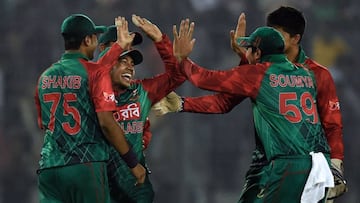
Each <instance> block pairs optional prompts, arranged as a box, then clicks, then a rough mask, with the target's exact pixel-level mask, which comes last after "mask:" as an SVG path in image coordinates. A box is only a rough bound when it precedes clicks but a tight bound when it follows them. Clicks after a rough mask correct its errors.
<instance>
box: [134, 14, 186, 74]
mask: <svg viewBox="0 0 360 203" xmlns="http://www.w3.org/2000/svg"><path fill="white" fill-rule="evenodd" d="M132 21H133V23H134V24H135V25H136V26H137V27H139V28H140V29H141V30H142V31H143V32H144V33H145V34H146V35H147V36H148V37H149V38H150V39H151V40H153V42H154V44H155V46H156V49H157V50H158V52H159V54H160V57H161V59H162V60H163V62H164V64H165V70H166V71H173V70H174V67H175V65H176V59H175V57H174V55H173V50H172V43H171V41H170V39H169V37H168V36H167V35H165V34H163V33H162V32H161V30H160V29H159V27H158V26H157V25H155V24H153V23H152V22H150V21H149V20H148V19H146V18H143V17H140V16H138V15H135V14H133V15H132ZM184 80H185V78H184Z"/></svg>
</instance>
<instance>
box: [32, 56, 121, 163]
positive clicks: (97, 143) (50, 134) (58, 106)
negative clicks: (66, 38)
mask: <svg viewBox="0 0 360 203" xmlns="http://www.w3.org/2000/svg"><path fill="white" fill-rule="evenodd" d="M120 51H121V50H120ZM115 54H117V52H116V53H115ZM108 71H109V68H103V66H101V65H99V64H96V63H93V62H89V61H88V59H87V58H86V57H85V56H84V55H82V54H80V53H79V52H68V53H65V54H63V56H62V57H61V59H60V60H59V61H58V62H56V63H54V64H53V65H52V66H51V67H50V68H48V69H47V70H45V71H44V72H43V73H42V74H41V76H40V78H39V80H38V85H37V89H36V96H35V101H36V104H37V109H38V123H39V126H40V127H41V128H42V129H43V130H44V131H45V135H44V144H43V147H42V150H41V160H40V169H45V168H52V167H59V166H66V165H72V164H78V163H85V162H94V161H106V160H107V159H108V154H109V153H108V152H109V151H108V148H109V147H108V144H107V143H106V141H105V139H104V137H103V134H102V131H101V129H100V126H99V123H98V120H97V115H96V112H97V111H112V110H114V109H115V100H114V93H113V90H112V86H111V79H110V76H109V74H108Z"/></svg>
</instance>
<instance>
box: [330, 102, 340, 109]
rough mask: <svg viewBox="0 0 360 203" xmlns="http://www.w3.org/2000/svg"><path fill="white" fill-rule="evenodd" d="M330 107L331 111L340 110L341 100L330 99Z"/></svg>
mask: <svg viewBox="0 0 360 203" xmlns="http://www.w3.org/2000/svg"><path fill="white" fill-rule="evenodd" d="M329 109H330V110H331V111H336V110H340V102H339V101H329Z"/></svg>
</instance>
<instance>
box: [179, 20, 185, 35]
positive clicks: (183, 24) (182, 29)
mask: <svg viewBox="0 0 360 203" xmlns="http://www.w3.org/2000/svg"><path fill="white" fill-rule="evenodd" d="M184 29H185V20H181V23H180V28H179V36H183V35H184Z"/></svg>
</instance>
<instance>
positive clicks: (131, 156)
mask: <svg viewBox="0 0 360 203" xmlns="http://www.w3.org/2000/svg"><path fill="white" fill-rule="evenodd" d="M120 156H121V158H122V159H123V160H124V161H125V163H126V164H127V165H128V167H129V168H134V167H135V166H136V165H137V164H138V163H139V162H138V160H137V158H136V154H135V153H134V152H133V150H132V149H131V148H130V149H129V151H128V152H126V153H125V154H123V155H120Z"/></svg>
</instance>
